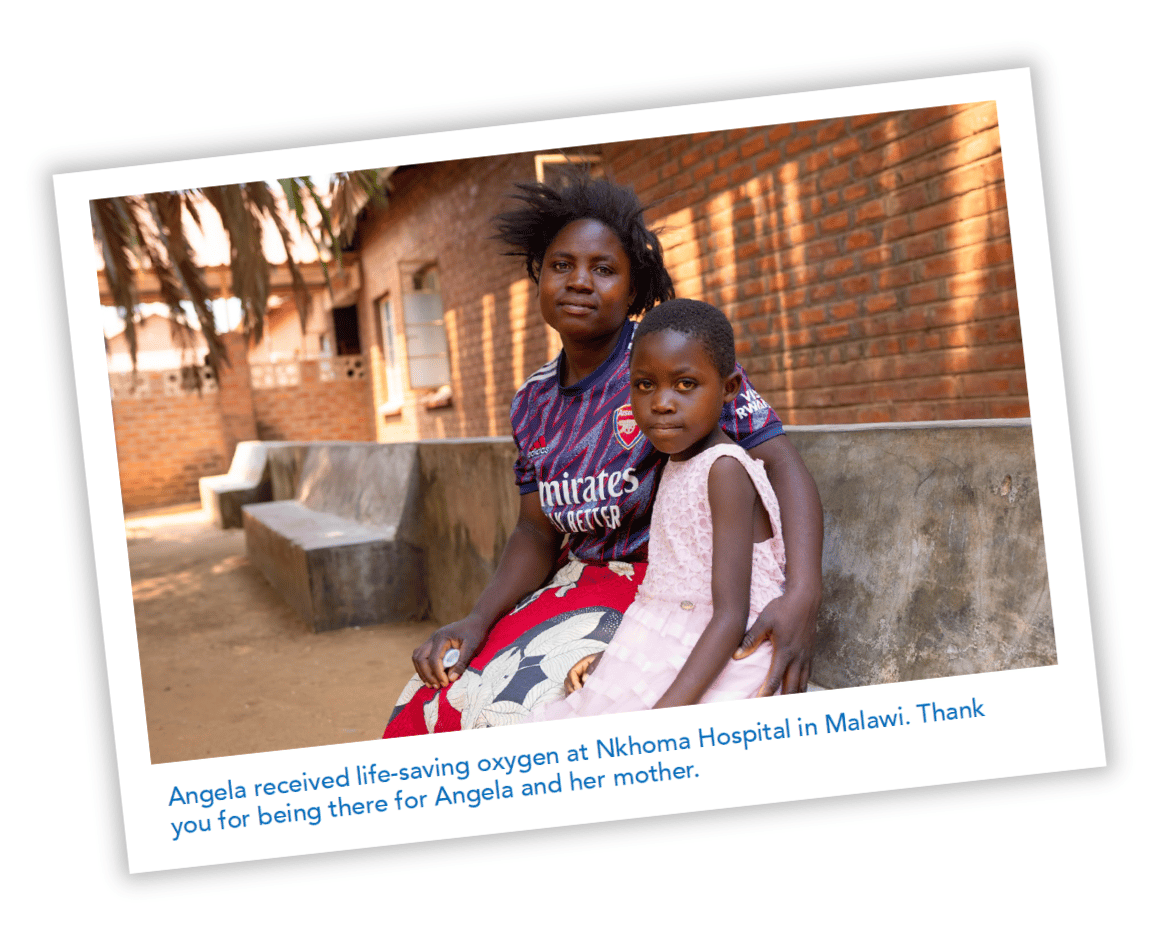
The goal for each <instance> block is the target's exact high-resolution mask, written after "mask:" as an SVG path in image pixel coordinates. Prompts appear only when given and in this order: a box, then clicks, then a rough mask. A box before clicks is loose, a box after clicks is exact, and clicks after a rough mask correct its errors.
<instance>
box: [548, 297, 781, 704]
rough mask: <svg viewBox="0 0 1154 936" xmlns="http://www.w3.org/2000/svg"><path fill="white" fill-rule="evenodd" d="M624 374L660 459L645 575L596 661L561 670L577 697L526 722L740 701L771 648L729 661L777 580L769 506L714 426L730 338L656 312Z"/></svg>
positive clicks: (730, 362)
mask: <svg viewBox="0 0 1154 936" xmlns="http://www.w3.org/2000/svg"><path fill="white" fill-rule="evenodd" d="M629 375H630V386H631V393H630V398H631V402H632V406H633V416H634V418H635V419H636V420H637V424H638V426H639V427H640V428H641V431H642V432H644V433H645V436H646V438H648V439H649V441H650V442H651V443H652V444H653V446H654V448H656V449H657V450H658V451H660V452H662V453H664V454H666V455H668V456H669V462H668V463H667V464H666V466H665V469H664V472H663V474H662V477H661V482H660V485H659V487H658V489H657V499H656V502H655V503H654V506H653V518H652V521H651V526H650V535H649V569H648V572H647V573H646V576H645V580H644V581H643V582H642V584H641V586H640V587H639V588H638V590H637V597H636V599H635V600H634V601H633V603H632V604H631V605H630V606H629V608H628V609H627V610H626V611H625V615H624V617H623V618H622V620H621V623H620V625H619V626H618V628H617V633H616V634H615V635H614V637H613V639H612V640H611V641H610V642H609V644H608V646H607V647H606V649H605V650H604V651H603V652H602V653H601V654H598V655H596V656H593V657H587V658H586V659H584V660H582V661H581V662H579V663H578V664H577V665H576V666H574V667H573V669H572V670H571V671H570V675H569V679H568V680H567V681H566V685H567V688H575V687H576V686H577V685H580V684H581V683H583V685H581V687H580V688H578V689H577V691H574V692H572V693H571V694H570V695H569V696H567V697H566V698H563V699H560V700H558V701H556V702H553V703H551V704H549V705H545V706H542V707H540V708H538V709H537V710H536V711H534V713H533V715H532V716H531V718H532V720H533V721H545V720H548V719H554V718H567V717H572V716H581V715H601V714H606V713H610V712H629V711H636V710H639V709H647V708H667V707H670V706H675V705H694V704H696V703H698V702H720V701H724V700H728V699H745V698H752V697H754V696H756V695H757V694H758V691H759V689H760V688H761V687H762V685H763V684H764V682H765V674H766V672H767V670H768V668H769V663H770V659H771V655H772V648H771V645H770V643H769V642H765V643H762V644H761V645H760V646H759V648H758V649H757V651H755V652H754V653H753V654H751V655H750V656H747V657H745V658H743V659H741V660H734V659H732V657H733V653H734V651H736V650H737V648H738V646H739V645H740V644H741V642H742V639H743V637H744V636H745V633H746V629H747V628H748V627H749V626H750V625H751V624H752V623H753V622H754V620H755V619H756V618H757V614H758V611H759V609H761V608H763V607H764V606H765V605H766V604H768V603H769V602H770V601H771V600H772V599H773V598H775V597H777V596H778V595H780V594H781V593H782V586H783V584H784V581H785V547H784V544H783V543H782V538H781V521H780V514H779V510H778V505H777V498H776V496H775V495H774V492H773V489H772V488H771V487H770V485H769V481H768V480H767V478H766V476H765V472H764V470H762V468H761V466H760V464H759V463H758V462H756V461H754V460H753V459H751V458H750V457H749V456H748V455H747V454H746V453H745V451H744V450H743V449H742V448H741V447H740V446H738V445H736V444H735V443H734V441H733V440H732V439H731V438H730V437H729V436H727V435H726V434H725V432H724V431H723V430H722V429H721V427H720V426H719V425H718V417H719V416H720V414H721V410H722V407H723V406H724V405H725V404H726V403H728V402H731V401H732V400H733V399H734V397H735V396H736V395H737V392H738V390H739V388H740V386H741V375H740V373H739V372H738V370H737V368H736V365H735V362H734V351H733V329H732V328H731V326H730V324H729V322H728V320H727V319H726V317H725V315H724V314H723V313H722V312H721V311H719V310H718V309H716V308H714V307H713V306H711V305H708V304H707V303H704V302H696V301H694V300H690V299H674V300H672V301H670V302H666V303H664V304H662V305H659V306H657V307H656V308H654V309H653V310H652V311H651V312H650V313H649V314H648V315H647V316H646V317H645V318H644V319H643V320H642V322H641V324H640V325H639V326H638V327H637V330H636V332H635V334H634V337H633V348H632V352H631V357H630V368H629ZM594 670H595V672H594Z"/></svg>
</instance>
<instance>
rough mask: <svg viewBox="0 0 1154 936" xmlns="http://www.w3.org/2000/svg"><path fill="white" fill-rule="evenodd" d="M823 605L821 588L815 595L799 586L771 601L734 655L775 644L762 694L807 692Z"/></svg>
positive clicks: (736, 657) (741, 654) (742, 655)
mask: <svg viewBox="0 0 1154 936" xmlns="http://www.w3.org/2000/svg"><path fill="white" fill-rule="evenodd" d="M807 591H808V593H807ZM820 604H821V591H820V589H819V590H818V591H817V592H816V594H814V593H813V590H812V589H809V590H807V589H802V588H796V589H794V590H793V591H790V592H786V593H785V594H783V595H782V596H781V597H780V598H775V599H774V600H773V601H771V602H770V603H769V604H767V605H766V606H765V610H764V611H762V612H761V614H759V615H758V616H757V620H756V621H754V622H753V626H752V627H751V628H750V629H749V630H748V631H747V632H746V635H745V637H744V638H743V639H742V641H741V646H740V647H738V648H737V652H736V653H734V654H733V658H734V659H735V660H740V659H742V658H744V657H747V656H749V655H750V654H751V653H753V651H754V650H756V649H757V648H758V647H759V646H760V645H761V643H762V641H764V640H768V641H770V642H771V643H772V644H773V663H772V664H771V665H770V667H769V673H768V675H767V676H766V678H765V683H764V684H763V685H762V687H761V691H760V692H759V693H758V695H762V696H768V695H774V694H775V693H776V692H777V691H778V690H779V689H780V690H781V692H782V694H783V695H784V694H788V693H791V692H805V688H806V686H807V685H808V683H809V668H810V664H811V663H812V662H813V643H814V637H815V636H816V634H817V611H818V607H819V605H820Z"/></svg>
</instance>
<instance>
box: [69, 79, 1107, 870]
mask: <svg viewBox="0 0 1154 936" xmlns="http://www.w3.org/2000/svg"><path fill="white" fill-rule="evenodd" d="M1028 93H1029V81H1028V75H1027V74H1026V73H1025V72H1024V71H1017V72H1004V73H989V74H987V75H974V76H962V77H959V78H957V79H948V80H946V79H944V80H938V81H928V82H914V83H907V84H904V85H891V86H885V85H881V86H876V87H875V88H858V89H842V90H841V91H833V92H823V93H818V94H814V95H810V96H802V98H801V99H797V98H794V99H790V98H783V99H773V98H767V99H761V100H752V101H739V102H727V103H724V104H717V105H708V106H701V107H696V108H669V109H665V110H656V111H650V112H646V113H644V114H641V113H637V114H631V115H628V116H629V117H630V118H631V119H629V120H622V119H621V116H622V115H605V116H603V117H600V118H597V117H594V118H585V119H580V120H576V121H564V122H545V123H539V124H523V125H518V126H515V127H508V128H503V129H502V130H501V131H500V132H487V133H485V132H481V133H473V134H470V133H469V132H468V131H462V132H460V133H458V134H455V135H449V137H445V136H441V137H439V138H431V137H424V138H422V137H412V138H408V139H402V140H382V141H379V143H378V144H376V145H374V146H370V147H369V148H368V150H366V149H365V148H364V147H360V148H358V150H357V151H356V152H355V155H356V156H357V157H360V159H358V160H357V161H348V160H350V159H351V155H352V154H351V153H350V151H349V150H348V148H345V150H343V151H342V148H340V147H337V148H335V149H332V148H326V150H325V151H324V152H323V154H322V153H313V152H308V151H284V152H280V153H268V154H254V155H253V156H248V157H244V156H241V157H235V158H234V159H220V160H214V161H209V162H206V163H205V162H202V163H199V164H197V163H193V164H189V165H181V164H157V165H153V166H141V167H137V168H136V169H135V170H131V171H120V172H111V173H92V174H81V175H78V176H73V177H58V178H57V194H58V204H59V207H60V210H61V224H62V229H63V228H64V227H65V226H67V227H68V234H67V236H66V237H64V238H62V244H63V246H64V250H65V265H66V269H67V271H68V274H69V281H70V284H71V283H73V282H74V283H75V284H76V286H74V287H73V292H71V293H70V304H69V311H70V317H71V321H72V326H73V333H74V341H75V347H76V348H77V355H76V357H75V364H76V370H77V383H78V387H79V386H82V385H83V386H84V387H86V388H87V389H88V390H90V391H91V393H90V394H89V393H85V392H82V393H81V394H80V403H81V406H82V409H85V408H86V409H87V410H88V412H87V414H86V416H84V417H82V424H83V431H84V432H85V434H86V464H87V469H88V483H89V485H90V489H93V490H100V491H101V492H102V493H105V494H107V493H113V494H118V495H119V502H118V503H117V502H116V500H115V498H114V499H112V500H110V499H108V498H107V497H102V498H101V501H100V506H99V508H97V507H96V506H95V502H94V508H93V532H94V537H95V538H96V539H97V541H100V540H101V539H104V541H105V542H106V543H107V544H108V545H112V544H113V543H116V542H119V544H120V546H119V548H114V549H112V550H111V552H109V553H108V554H107V558H106V559H105V560H104V563H105V564H104V567H103V568H102V569H98V577H99V578H100V580H101V590H102V602H103V603H104V606H105V610H104V627H105V640H106V647H107V648H108V660H109V678H110V692H111V694H112V697H113V709H114V712H116V711H117V710H118V709H119V710H120V711H121V712H122V713H123V714H122V716H121V717H120V719H119V720H120V721H122V722H123V724H124V725H126V726H129V725H130V726H131V728H126V734H125V736H124V737H125V740H124V742H123V743H121V742H118V758H119V759H120V761H121V765H122V766H121V784H122V790H124V795H125V796H126V798H127V799H129V800H131V801H132V802H133V803H134V805H133V807H132V808H131V809H129V810H128V812H126V817H125V821H126V828H127V830H128V835H129V847H130V855H134V853H135V856H134V857H133V858H132V859H131V862H130V863H131V864H132V865H133V867H134V870H135V869H141V870H146V869H154V868H161V867H181V866H189V865H193V864H206V863H214V862H217V861H241V860H246V859H249V858H253V857H264V856H268V855H274V854H297V853H301V852H304V851H317V850H331V849H335V848H341V847H363V846H364V845H366V844H380V843H387V842H404V841H420V840H426V839H432V838H443V837H453V836H460V835H467V834H483V833H485V832H489V831H495V830H512V829H520V828H535V827H541V826H543V825H556V824H568V823H579V822H588V821H597V820H598V819H604V818H616V817H622V816H630V815H632V816H639V815H657V814H663V813H667V812H671V811H684V810H687V809H716V808H721V807H723V806H728V805H742V804H747V803H760V802H772V801H781V800H788V799H796V798H809V797H813V796H823V795H831V794H832V793H835V792H839V791H840V792H846V791H849V790H853V789H878V788H887V786H890V787H892V786H895V785H896V786H906V785H920V784H932V783H940V782H949V780H951V779H953V780H957V779H974V778H978V777H981V776H1005V775H1008V774H1014V773H1026V772H1037V771H1045V770H1058V769H1069V768H1070V767H1071V766H1074V765H1075V764H1077V763H1085V762H1087V759H1088V760H1089V761H1092V760H1093V758H1094V756H1095V754H1094V751H1095V747H1098V748H1099V749H1100V743H1101V739H1100V725H1099V724H1098V723H1097V720H1096V717H1095V716H1094V714H1093V713H1094V711H1095V710H1094V703H1093V701H1091V703H1090V707H1088V708H1087V707H1086V698H1087V696H1086V692H1087V690H1089V691H1091V692H1092V688H1093V680H1092V665H1093V662H1092V655H1091V654H1088V653H1086V652H1085V650H1084V647H1085V642H1084V641H1085V638H1086V637H1087V636H1088V631H1087V630H1086V624H1087V621H1086V618H1085V615H1084V614H1079V613H1078V610H1077V602H1076V599H1075V600H1071V599H1070V597H1069V596H1070V590H1071V589H1074V590H1075V592H1076V590H1077V588H1078V587H1079V581H1078V579H1077V578H1076V577H1074V578H1071V576H1070V574H1069V570H1070V562H1071V559H1072V558H1076V554H1071V553H1070V551H1069V549H1068V548H1067V549H1065V550H1063V549H1059V550H1058V551H1057V553H1055V552H1054V551H1053V550H1052V549H1051V550H1050V551H1049V552H1048V551H1047V547H1046V543H1047V538H1046V537H1045V536H1044V534H1043V519H1045V528H1046V531H1047V533H1049V532H1051V531H1053V530H1057V531H1059V542H1063V543H1065V545H1067V546H1068V545H1069V542H1068V537H1062V536H1061V535H1060V533H1061V531H1062V529H1063V528H1064V527H1065V526H1066V525H1068V519H1069V518H1063V517H1062V515H1061V513H1060V512H1056V511H1055V508H1054V504H1055V503H1056V502H1057V501H1058V500H1059V499H1060V495H1059V494H1057V493H1055V492H1056V491H1059V490H1060V484H1061V482H1057V483H1056V482H1055V481H1053V480H1050V482H1049V487H1047V473H1049V477H1050V478H1051V479H1053V478H1054V477H1055V476H1056V474H1060V468H1061V464H1062V459H1063V458H1065V459H1066V460H1068V458H1069V442H1068V437H1067V438H1066V439H1065V440H1063V433H1064V431H1066V426H1065V423H1064V419H1065V415H1064V402H1063V400H1062V398H1061V397H1060V395H1059V396H1055V395H1054V393H1053V392H1052V387H1053V386H1054V385H1055V383H1058V384H1059V385H1060V380H1061V372H1060V363H1061V362H1060V360H1058V359H1056V358H1054V357H1053V356H1050V355H1046V354H1045V353H1044V350H1043V349H1044V348H1045V345H1046V336H1047V334H1048V333H1049V332H1051V331H1052V329H1053V308H1052V298H1051V300H1050V301H1049V302H1047V295H1046V293H1047V289H1048V288H1050V287H1049V284H1048V281H1047V278H1046V277H1047V275H1048V262H1047V258H1046V242H1045V221H1044V216H1042V215H1041V213H1040V211H1039V210H1038V209H1039V205H1040V203H1039V202H1038V200H1037V195H1038V189H1037V186H1036V182H1037V179H1036V174H1035V173H1032V172H1031V171H1030V166H1031V165H1032V164H1034V163H1036V158H1037V151H1036V139H1035V138H1034V136H1033V125H1032V119H1031V114H1030V108H1029V100H1028ZM759 117H760V118H762V119H753V118H759ZM626 127H628V128H629V129H630V130H631V131H633V132H631V133H630V134H629V135H623V134H622V131H623V129H624V128H626ZM644 131H648V132H644ZM366 156H367V157H369V158H370V161H367V162H366V161H364V159H365V157H366ZM373 157H375V158H373ZM1015 166H1016V167H1017V170H1016V172H1015V171H1014V169H1013V168H1012V167H1015ZM1007 167H1011V168H1009V169H1008V168H1007ZM254 170H255V171H254ZM254 178H256V179H257V181H242V180H244V179H249V180H251V179H254ZM128 182H131V183H133V184H132V186H131V187H125V186H126V183H128ZM158 183H159V184H158ZM85 196H86V197H85ZM80 209H83V212H84V214H83V215H81V212H80ZM81 224H83V225H84V227H85V228H86V230H83V229H82V228H81V226H80V225H81ZM82 234H83V235H84V237H86V239H87V244H86V245H85V246H82ZM1012 235H1013V236H1012ZM81 257H84V258H85V262H86V264H87V270H82V269H81V268H80V267H79V265H78V263H79V260H80V258H81ZM74 261H75V262H74ZM78 297H82V298H78ZM1031 336H1033V337H1031ZM1039 336H1040V337H1039ZM1027 372H1029V389H1033V390H1034V391H1035V393H1034V394H1033V395H1031V393H1030V392H1029V389H1028V386H1027ZM98 387H99V388H100V392H99V393H98V392H97V391H98ZM1039 387H1040V388H1041V397H1040V399H1041V403H1039V402H1038V401H1039V397H1038V388H1039ZM1032 402H1033V404H1034V405H1033V406H1032V405H1031V403H1032ZM89 443H90V444H89ZM1036 453H1039V454H1036ZM1046 453H1048V454H1046ZM118 508H119V509H118ZM99 555H101V553H100V551H99V550H98V556H99ZM1055 568H1056V569H1059V570H1063V573H1062V575H1061V576H1060V578H1058V579H1056V580H1055V579H1053V578H1052V577H1051V574H1050V573H1051V571H1052V570H1053V569H1055ZM1055 582H1057V584H1055ZM1081 587H1082V588H1084V583H1082V584H1081ZM1052 588H1053V589H1056V590H1057V592H1058V597H1057V598H1053V599H1052V597H1051V590H1052ZM1063 597H1064V599H1065V600H1064V601H1061V600H1060V599H1061V598H1063ZM1058 606H1062V607H1064V608H1065V609H1066V613H1065V615H1064V617H1063V616H1059V615H1056V614H1055V612H1054V608H1055V607H1058ZM1059 647H1062V654H1061V658H1060V657H1059ZM1087 680H1088V681H1087ZM1071 687H1076V691H1071ZM1047 696H1053V697H1060V698H1061V699H1062V700H1063V701H1062V705H1064V706H1066V707H1068V708H1070V709H1073V710H1076V711H1078V712H1079V713H1081V714H1082V715H1084V716H1086V717H1087V721H1086V724H1085V725H1084V727H1083V728H1082V730H1081V733H1080V734H1079V737H1078V739H1077V741H1076V742H1075V743H1067V744H1066V745H1064V746H1062V747H1055V746H1053V745H1050V744H1045V743H1041V742H1039V743H1038V744H1036V745H1029V746H1025V747H1024V748H1022V749H1021V750H1017V751H1012V752H1008V751H1007V750H1006V749H1005V745H1006V738H1007V737H1008V736H1011V735H1013V734H1015V733H1018V732H1020V731H1021V727H1022V724H1024V723H1025V722H1026V721H1027V720H1029V719H1031V718H1035V717H1036V715H1035V714H1034V712H1033V708H1034V707H1035V706H1036V705H1037V702H1038V700H1039V699H1041V698H1043V697H1047ZM1090 698H1091V699H1092V696H1091V697H1090ZM666 709H672V710H674V711H658V710H666ZM1060 709H1061V707H1060V706H1059V707H1055V708H1053V711H1052V712H1051V714H1050V716H1049V717H1050V718H1052V719H1053V721H1054V723H1057V722H1058V721H1060V720H1061V719H1063V718H1065V717H1066V715H1065V714H1064V711H1063V710H1060ZM586 719H590V720H588V721H587V720H586ZM542 722H546V723H548V724H546V725H545V726H544V727H542V726H541V723H542ZM513 726H523V727H518V728H517V730H515V731H512V732H508V731H503V730H499V731H498V732H497V733H495V734H494V733H491V732H483V733H481V734H477V733H476V732H475V731H474V729H478V728H488V729H494V728H495V729H506V728H510V727H513ZM907 729H913V730H912V731H911V730H907ZM862 745H866V746H868V748H869V749H870V754H869V757H867V758H865V760H863V759H862V756H861V750H862ZM783 757H785V758H786V760H785V761H782V760H781V758H783ZM927 757H929V758H930V762H931V763H932V767H927V766H926V764H925V763H923V759H924V758H927ZM619 758H621V760H619ZM630 758H633V759H630ZM831 758H832V759H833V760H834V761H836V760H837V759H839V758H841V759H847V758H848V760H849V762H852V763H854V765H855V769H854V771H853V772H852V773H850V774H846V773H844V772H836V771H835V772H834V773H833V774H831V773H829V772H828V770H823V767H822V765H823V764H826V763H827V762H828V761H829V760H830V759H831ZM626 759H629V760H626ZM606 762H608V763H606ZM770 764H781V766H782V769H776V770H775V771H774V774H773V775H774V783H773V785H772V786H770V787H767V786H766V785H765V783H764V782H763V781H764V778H765V777H766V776H767V774H766V771H767V769H769V765H770ZM722 765H725V766H724V767H723V766H722ZM786 767H788V769H785V768H786ZM596 768H601V769H602V770H604V771H606V772H604V773H598V772H597V771H596ZM588 769H592V770H593V772H592V773H586V772H585V771H586V770H588ZM835 778H836V779H835ZM414 784H416V785H414ZM310 794H311V795H310ZM334 794H335V795H334ZM326 797H327V798H326ZM357 797H359V798H357ZM366 797H368V798H366ZM250 799H252V800H255V801H256V802H253V803H249V802H247V800H250ZM236 800H244V801H246V802H242V803H236V802H235V801H236ZM346 800H347V801H346ZM577 800H580V805H578V804H577V802H576V801H577ZM294 801H295V802H294ZM135 804H139V805H135ZM454 807H456V808H455V809H454ZM206 810H210V811H206ZM217 810H219V815H218V814H217ZM250 823H251V824H250Z"/></svg>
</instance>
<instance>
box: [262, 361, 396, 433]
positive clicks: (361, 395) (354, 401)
mask: <svg viewBox="0 0 1154 936" xmlns="http://www.w3.org/2000/svg"><path fill="white" fill-rule="evenodd" d="M337 360H338V361H340V360H343V359H337ZM258 366H259V365H253V367H254V369H255V368H256V367H258ZM324 366H325V362H321V361H299V362H296V363H294V364H292V365H290V367H292V368H296V370H297V373H298V374H299V383H298V384H296V385H295V386H280V387H272V388H257V387H254V388H253V390H252V405H253V412H254V414H255V416H256V432H257V435H256V437H257V438H258V439H262V440H266V441H278V442H279V441H300V442H317V441H322V440H324V441H333V442H358V441H360V442H371V441H372V440H373V439H374V437H375V436H374V432H373V420H372V412H373V411H372V397H371V389H370V387H369V380H368V377H367V375H362V376H354V377H348V376H346V375H344V374H337V375H334V377H333V379H330V380H322V379H321V368H322V367H324ZM362 374H363V372H362Z"/></svg>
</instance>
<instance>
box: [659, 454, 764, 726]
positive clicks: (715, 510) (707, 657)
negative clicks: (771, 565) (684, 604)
mask: <svg viewBox="0 0 1154 936" xmlns="http://www.w3.org/2000/svg"><path fill="white" fill-rule="evenodd" d="M757 501H758V495H757V489H756V488H754V486H753V482H752V481H751V480H750V479H749V475H748V474H746V471H745V468H744V467H742V465H741V463H740V462H738V461H737V459H735V458H730V457H729V456H722V457H721V458H719V459H717V461H715V462H714V463H713V466H712V467H711V468H710V469H709V509H710V512H711V513H712V515H713V617H712V619H711V620H710V622H709V624H708V625H707V626H706V628H705V631H704V632H703V633H702V635H701V637H700V639H699V640H698V641H697V645H696V646H695V647H694V648H693V650H692V651H691V652H690V654H689V659H688V660H686V661H685V665H684V666H683V667H681V672H679V673H678V674H677V677H676V678H675V679H674V680H673V684H672V685H671V686H670V687H669V688H668V689H667V690H666V692H665V694H664V695H663V696H662V697H661V698H660V699H658V701H657V704H656V705H655V706H654V708H672V707H673V706H676V705H695V704H697V702H699V701H700V700H701V697H702V696H703V695H704V694H705V690H707V689H708V688H709V687H710V686H711V685H712V684H713V681H714V680H715V679H716V678H717V676H718V674H719V673H720V672H721V671H722V669H724V667H725V664H726V663H727V662H729V658H730V657H731V656H732V655H733V652H734V651H735V650H736V649H737V647H738V645H739V644H740V643H741V639H742V637H743V635H744V634H745V624H746V621H748V620H749V588H750V579H751V577H752V575H753V511H754V506H755V505H756V503H757Z"/></svg>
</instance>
